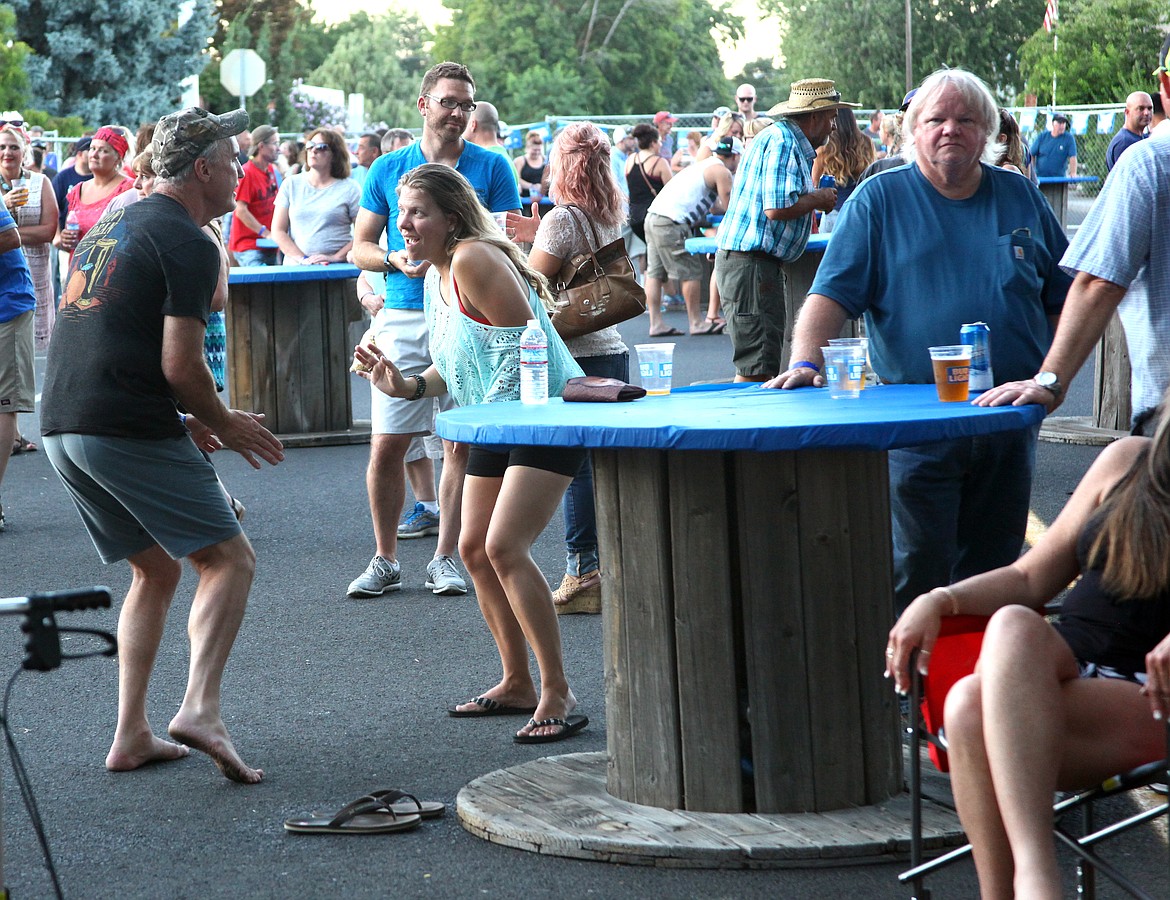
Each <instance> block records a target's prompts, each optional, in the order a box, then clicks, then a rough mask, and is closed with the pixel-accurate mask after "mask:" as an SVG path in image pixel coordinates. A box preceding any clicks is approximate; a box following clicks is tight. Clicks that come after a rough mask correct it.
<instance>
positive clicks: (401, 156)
mask: <svg viewBox="0 0 1170 900" xmlns="http://www.w3.org/2000/svg"><path fill="white" fill-rule="evenodd" d="M474 97H475V82H474V81H473V80H472V78H471V73H470V72H468V71H467V67H466V66H463V65H460V64H459V63H454V62H442V63H439V64H438V65H436V66H434V67H432V68H431V69H430V70H429V71H428V72H427V73H426V75H424V76H423V81H422V87H421V88H420V89H419V97H418V111H419V114H420V115H421V116H422V119H423V133H422V137H421V138H420V139H419V140H418V141H416V142H415V143H413V144H411V145H410V146H408V147H404V148H403V149H401V150H396V151H394V152H393V153H387V154H384V155H382V156H379V157H378V158H377V159H376V160H374V162H373V163H372V164H371V166H370V171H369V174H368V175H367V176H366V181H365V186H364V188H363V192H362V205H361V209H360V210H359V212H358V217H357V222H356V223H355V225H354V243H353V258H354V262H355V263H356V264H357V265H358V266H359V267H360V268H362V269H365V270H366V271H367V272H385V273H386V295H385V297H386V299H385V302H384V304H383V307H382V310H381V311H380V312H379V313H378V314H377V315H376V316H375V317H374V323H373V331H374V333H375V338H376V340H377V343H378V347H379V348H380V349H381V350H382V352H383V353H385V354H386V355H387V356H388V357H389V358H390V359H392V360H394V362H395V364H396V365H397V366H398V368H399V369H400V370H401V371H402V374H403V375H412V374H417V373H420V372H422V371H423V370H424V369H426V368H427V366H429V365H430V364H431V354H430V344H429V340H428V335H427V327H426V320H425V318H424V316H423V276H424V275H425V274H426V271H427V269H428V268H429V267H430V264H429V263H427V262H422V263H420V264H419V265H417V266H412V265H411V264H410V263H409V262H408V260H407V258H406V253H405V252H404V248H405V246H406V245H405V243H404V242H403V240H402V235H401V233H400V232H399V231H398V228H397V219H398V196H397V194H396V192H395V189H396V188H397V187H398V180H399V179H400V178H401V177H402V176H403V175H404V174H406V173H407V172H409V171H410V170H411V169H415V168H417V167H418V166H421V165H423V164H424V163H439V164H442V165H447V166H451V168H453V169H456V170H458V171H459V172H460V173H461V174H462V175H463V176H464V177H465V178H466V179H467V180H468V181H469V182H471V186H472V187H474V188H475V192H476V194H478V195H479V199H480V202H481V203H483V205H484V206H485V207H486V208H487V209H488V210H490V211H491V212H519V211H520V192H519V191H518V190H517V187H516V177H515V174H514V170H513V168H512V166H510V165H508V163H507V161H506V160H505V159H504V157H503V156H501V155H500V154H498V153H493V152H492V151H490V150H485V149H483V148H482V147H477V146H476V145H475V144H472V143H471V142H470V141H466V140H464V139H463V132H464V130H465V129H466V127H467V117H468V115H469V114H470V113H471V112H473V111H474V110H475V105H476V104H475V100H474ZM383 234H385V236H386V245H385V247H383V246H382V245H381V244H379V239H380V238H381V237H382V235H383ZM370 396H371V400H372V404H373V406H372V410H371V416H370V419H371V423H370V430H371V436H370V462H369V467H368V469H367V471H366V489H367V491H368V493H369V499H370V514H371V516H372V518H373V521H374V538H375V541H376V543H377V549H376V550H375V552H374V557H373V559H371V560H370V563H369V565H368V566H367V567H366V570H365V572H363V573H362V574H361V575H360V576H358V577H357V578H356V579H354V580H353V582H351V583H350V585H349V588H348V590H347V591H346V593H347V595H348V596H350V597H377V596H380V595H382V594H384V593H387V592H388V591H396V590H398V589H399V588H400V587H401V586H402V567H401V566H399V564H398V537H399V524H398V521H399V515H400V514H401V512H402V506H403V502H404V501H405V499H406V479H405V475H404V472H403V460H404V459H405V457H406V451H407V449H408V448H409V447H410V442H411V439H412V438H413V437H415V436H417V435H425V434H427V433H429V432H430V431H432V430H433V427H434V416H435V412H436V409H445V408H448V406H449V405H450V403H451V401H450V399H449V398H446V397H444V398H442V399H440V400H434V401H432V402H425V401H424V402H421V403H410V402H408V401H405V400H400V399H397V398H394V397H389V396H387V395H386V394H383V393H382V392H381V391H379V390H377V389H375V388H373V386H372V385H371V390H370ZM466 464H467V448H466V446H460V448H459V449H457V448H456V445H455V444H453V443H451V442H450V441H443V474H442V477H441V479H440V482H439V507H440V510H439V511H440V512H441V515H440V516H439V523H438V526H437V527H438V545H437V547H436V548H435V558H434V559H433V560H431V562H430V564H429V565H428V566H427V580H426V586H427V587H428V588H430V589H431V590H432V591H434V593H436V594H462V593H465V592H466V591H467V584H466V582H465V581H464V579H463V577H462V576H461V575H460V574H459V572H458V570H457V569H456V567H455V563H454V557H455V554H456V548H457V545H458V543H459V507H460V504H461V503H462V496H463V473H464V469H465V468H466ZM403 527H404V529H409V528H410V527H411V526H410V525H409V524H408V523H405V522H404V523H403ZM403 534H404V536H414V534H413V533H411V532H410V531H409V530H406V531H404V532H403Z"/></svg>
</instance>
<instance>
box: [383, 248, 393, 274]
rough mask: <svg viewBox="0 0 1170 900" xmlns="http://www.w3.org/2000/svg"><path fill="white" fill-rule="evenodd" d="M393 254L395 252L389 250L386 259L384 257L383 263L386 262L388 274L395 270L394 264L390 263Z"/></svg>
mask: <svg viewBox="0 0 1170 900" xmlns="http://www.w3.org/2000/svg"><path fill="white" fill-rule="evenodd" d="M393 252H394V251H393V250H387V251H386V255H385V256H384V257H382V262H384V263H385V264H386V271H387V272H393V271H394V269H395V266H394V263H392V262H390V254H391V253H393Z"/></svg>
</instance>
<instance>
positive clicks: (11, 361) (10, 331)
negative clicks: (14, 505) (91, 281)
mask: <svg viewBox="0 0 1170 900" xmlns="http://www.w3.org/2000/svg"><path fill="white" fill-rule="evenodd" d="M36 305H37V295H36V294H35V293H34V292H33V283H32V277H31V276H30V275H29V271H28V263H27V262H26V261H25V259H24V253H22V252H21V250H20V233H19V232H18V231H17V230H16V222H15V221H13V219H12V215H11V214H10V213H9V212H8V210H7V209H6V208H5V207H4V205H3V204H0V347H2V348H3V350H0V484H2V483H3V482H4V470H5V469H7V468H8V457H9V451H10V450H11V449H12V445H13V443H14V441H15V439H16V414H17V413H30V412H32V411H33V391H34V384H33V309H34V308H35V307H36ZM3 530H4V504H3V503H0V531H3Z"/></svg>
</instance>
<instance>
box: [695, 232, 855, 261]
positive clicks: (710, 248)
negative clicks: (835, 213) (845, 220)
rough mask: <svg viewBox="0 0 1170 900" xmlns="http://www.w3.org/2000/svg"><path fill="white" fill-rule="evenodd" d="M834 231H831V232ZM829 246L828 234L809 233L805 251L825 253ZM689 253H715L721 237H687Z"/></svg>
mask: <svg viewBox="0 0 1170 900" xmlns="http://www.w3.org/2000/svg"><path fill="white" fill-rule="evenodd" d="M831 233H832V232H830V234H831ZM827 246H829V235H828V234H813V235H809V239H808V247H806V248H805V251H804V252H805V253H824V252H825V248H826V247H827ZM686 248H687V253H689V254H691V256H695V255H697V254H700V253H714V252H715V251H716V250H718V249H719V239H718V238H709V237H693V238H687V241H686Z"/></svg>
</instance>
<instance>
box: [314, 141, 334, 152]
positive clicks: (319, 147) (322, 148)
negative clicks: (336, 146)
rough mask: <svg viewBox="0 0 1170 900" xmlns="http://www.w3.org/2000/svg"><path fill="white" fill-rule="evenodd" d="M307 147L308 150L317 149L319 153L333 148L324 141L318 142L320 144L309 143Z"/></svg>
mask: <svg viewBox="0 0 1170 900" xmlns="http://www.w3.org/2000/svg"><path fill="white" fill-rule="evenodd" d="M309 149H310V150H318V151H320V152H321V153H324V152H326V151H327V150H332V149H333V148H332V147H330V146H329V145H328V144H326V143H320V144H309Z"/></svg>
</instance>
